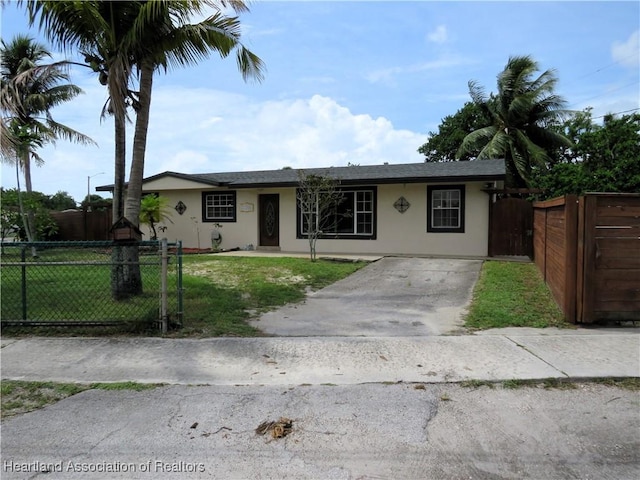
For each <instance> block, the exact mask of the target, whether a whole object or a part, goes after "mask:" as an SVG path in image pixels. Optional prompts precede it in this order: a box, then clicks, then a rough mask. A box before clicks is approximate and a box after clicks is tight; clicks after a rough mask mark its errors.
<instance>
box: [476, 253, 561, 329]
mask: <svg viewBox="0 0 640 480" xmlns="http://www.w3.org/2000/svg"><path fill="white" fill-rule="evenodd" d="M465 326H466V327H468V328H471V329H477V330H484V329H488V328H503V327H535V328H544V327H560V328H573V325H571V324H569V323H567V322H565V321H564V317H563V315H562V312H561V311H560V309H559V308H558V305H556V303H555V301H554V300H553V297H552V296H551V292H550V291H549V288H548V287H547V285H546V284H545V283H544V281H543V279H542V276H541V275H540V272H539V271H538V269H537V268H536V266H535V264H533V263H517V262H499V261H487V262H485V263H484V264H483V266H482V271H481V272H480V279H479V280H478V283H477V284H476V287H475V290H474V292H473V301H472V302H471V305H470V307H469V313H468V314H467V317H466V322H465Z"/></svg>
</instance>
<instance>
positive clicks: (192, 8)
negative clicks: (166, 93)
mask: <svg viewBox="0 0 640 480" xmlns="http://www.w3.org/2000/svg"><path fill="white" fill-rule="evenodd" d="M27 3H28V6H29V11H30V15H31V19H32V21H34V19H35V18H36V16H38V15H39V16H40V26H41V28H42V27H44V29H45V31H46V32H47V34H48V35H49V37H50V38H51V39H52V40H54V41H57V42H58V43H59V44H61V45H63V46H65V47H67V48H71V47H79V48H80V50H81V51H82V52H83V53H84V54H85V59H86V60H87V61H88V62H89V63H90V65H91V66H92V68H94V70H96V71H98V72H99V73H100V80H101V82H102V83H103V84H105V85H107V87H108V91H109V97H110V105H109V111H111V112H112V113H113V115H114V120H115V128H116V138H115V144H116V161H115V182H114V186H115V188H114V220H116V219H117V218H119V217H120V216H121V215H125V216H126V217H127V218H128V219H129V221H131V222H133V223H135V224H138V222H139V213H140V201H141V196H142V195H141V194H142V179H143V175H144V155H145V150H146V137H147V130H148V124H149V109H150V105H151V90H152V85H153V73H154V71H155V70H156V69H157V68H159V67H163V68H164V69H166V68H167V67H168V66H180V65H192V64H196V63H197V62H198V61H199V60H202V59H205V58H208V56H209V54H210V53H211V52H218V53H219V54H220V55H221V56H222V57H225V56H227V55H228V54H229V53H230V52H231V51H233V50H234V49H235V50H237V58H238V66H239V68H240V70H241V72H242V74H243V76H244V77H245V79H247V78H261V73H262V69H263V65H262V62H261V60H260V59H259V58H258V57H257V56H255V55H254V54H253V53H251V52H250V51H249V50H247V49H246V48H245V47H244V46H243V45H242V44H241V43H240V23H239V21H238V19H237V18H236V17H228V16H226V15H224V14H223V13H222V8H223V7H231V8H232V9H234V10H235V11H244V10H247V7H246V4H245V2H244V1H241V0H230V1H226V0H219V1H214V0H178V1H142V0H141V1H124V2H112V1H104V2H101V1H85V2H73V1H59V2H48V1H40V0H29V1H28V2H27ZM205 7H209V8H213V9H214V11H215V13H214V15H212V16H211V17H209V18H207V19H206V20H204V21H203V22H200V23H198V24H195V25H191V24H189V23H188V22H189V19H190V17H191V16H193V15H194V14H201V13H202V12H203V10H204V8H205ZM134 69H135V70H136V72H137V73H138V74H139V92H132V90H131V88H130V87H131V84H132V80H133V75H132V72H133V70H134ZM128 104H131V105H132V106H133V107H134V109H135V110H136V126H135V134H134V147H133V158H132V162H131V173H130V176H129V183H128V186H127V192H128V193H127V208H126V211H125V210H124V209H123V192H124V165H125V162H124V159H125V155H126V153H125V152H126V151H125V136H124V128H125V122H126V118H127V116H126V108H127V105H128ZM137 255H138V251H137V248H135V247H132V248H126V247H125V248H119V249H114V260H116V263H118V264H126V265H134V264H135V261H136V259H137ZM117 270H118V269H115V270H114V272H112V292H113V297H114V298H126V297H128V296H130V295H135V294H138V293H141V292H142V282H141V277H140V272H139V268H136V267H131V268H130V267H128V266H124V267H123V268H122V269H121V270H122V271H121V272H118V271H117Z"/></svg>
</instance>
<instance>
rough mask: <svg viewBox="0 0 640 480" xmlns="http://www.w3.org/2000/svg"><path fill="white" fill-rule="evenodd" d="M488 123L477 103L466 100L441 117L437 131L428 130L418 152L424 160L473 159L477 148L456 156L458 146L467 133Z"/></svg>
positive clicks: (487, 117) (489, 120)
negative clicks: (427, 134) (459, 106)
mask: <svg viewBox="0 0 640 480" xmlns="http://www.w3.org/2000/svg"><path fill="white" fill-rule="evenodd" d="M490 123H491V118H490V117H489V116H488V115H486V113H485V111H484V110H483V109H481V108H480V106H479V105H477V104H475V103H473V102H467V103H465V104H464V107H462V108H461V109H460V110H458V111H457V112H456V113H455V114H453V115H447V116H446V117H444V118H443V119H442V123H441V124H440V126H439V127H438V132H429V140H428V141H427V143H425V144H424V145H422V146H421V147H420V148H418V153H421V154H423V155H424V156H425V162H453V161H455V160H473V159H474V158H475V157H476V156H477V155H478V153H479V152H480V151H479V150H478V149H476V150H471V149H470V150H469V151H468V152H464V153H463V154H462V155H461V156H460V158H456V153H457V151H458V148H460V145H461V144H462V141H463V140H464V138H465V137H466V136H467V135H469V134H470V133H471V132H473V131H475V130H478V129H480V128H482V127H484V126H486V125H488V124H490Z"/></svg>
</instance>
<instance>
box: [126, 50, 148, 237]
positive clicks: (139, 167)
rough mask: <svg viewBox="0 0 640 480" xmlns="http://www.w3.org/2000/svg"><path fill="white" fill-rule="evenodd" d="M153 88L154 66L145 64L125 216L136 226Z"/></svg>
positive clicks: (141, 76)
mask: <svg viewBox="0 0 640 480" xmlns="http://www.w3.org/2000/svg"><path fill="white" fill-rule="evenodd" d="M152 88H153V65H152V64H151V63H150V62H148V61H147V62H144V63H143V64H142V66H141V69H140V98H139V101H140V106H139V107H138V111H137V112H136V126H135V133H134V137H133V158H132V161H131V170H130V171H129V188H128V190H127V203H126V213H125V216H126V217H127V218H128V219H129V221H131V222H133V223H134V224H136V225H139V224H140V201H141V200H142V180H143V178H144V160H145V158H144V157H145V153H146V148H147V131H148V129H149V111H150V108H151V89H152Z"/></svg>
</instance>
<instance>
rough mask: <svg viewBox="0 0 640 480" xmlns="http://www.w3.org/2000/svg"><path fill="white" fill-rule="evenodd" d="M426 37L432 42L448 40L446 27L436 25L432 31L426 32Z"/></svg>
mask: <svg viewBox="0 0 640 480" xmlns="http://www.w3.org/2000/svg"><path fill="white" fill-rule="evenodd" d="M427 39H428V40H429V41H430V42H433V43H445V42H446V41H447V40H448V35H447V27H446V26H445V25H438V26H437V27H436V29H435V30H434V31H432V32H430V33H429V34H427Z"/></svg>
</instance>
